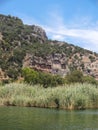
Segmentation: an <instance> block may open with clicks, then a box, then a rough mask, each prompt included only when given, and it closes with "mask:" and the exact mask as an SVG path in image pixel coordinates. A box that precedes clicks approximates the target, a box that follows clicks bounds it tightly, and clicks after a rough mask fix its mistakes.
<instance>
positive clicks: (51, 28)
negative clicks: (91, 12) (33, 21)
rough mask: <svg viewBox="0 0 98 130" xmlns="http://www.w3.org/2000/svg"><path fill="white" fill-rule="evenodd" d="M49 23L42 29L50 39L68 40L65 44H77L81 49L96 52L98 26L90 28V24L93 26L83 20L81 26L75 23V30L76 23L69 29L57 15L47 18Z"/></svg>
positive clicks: (97, 46)
mask: <svg viewBox="0 0 98 130" xmlns="http://www.w3.org/2000/svg"><path fill="white" fill-rule="evenodd" d="M53 16H54V18H53ZM49 21H50V24H49ZM49 21H48V25H47V26H45V25H44V26H43V28H44V29H45V30H46V32H47V34H48V36H49V37H50V38H51V39H53V40H62V41H64V40H66V39H67V38H68V39H69V41H66V42H70V41H71V42H73V44H77V45H78V46H79V45H81V47H83V48H88V49H90V50H93V51H97V52H98V50H97V48H98V28H97V25H98V24H95V25H94V26H90V24H91V25H93V24H92V23H90V21H89V20H86V18H84V19H83V21H84V22H83V23H82V25H81V24H80V23H79V24H78V23H77V27H76V28H75V26H76V23H75V26H74V22H73V24H72V25H71V26H70V27H69V25H68V24H65V23H64V20H63V18H62V17H60V16H59V15H58V14H52V17H49ZM73 21H74V20H73ZM83 24H84V27H83ZM86 25H87V26H86ZM70 39H71V40H70ZM76 41H79V42H80V43H76Z"/></svg>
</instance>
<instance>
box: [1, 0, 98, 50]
mask: <svg viewBox="0 0 98 130" xmlns="http://www.w3.org/2000/svg"><path fill="white" fill-rule="evenodd" d="M0 13H1V14H5V15H8V14H10V15H12V16H18V17H19V18H21V19H22V20H23V22H24V23H25V24H32V25H33V24H35V25H40V26H41V27H43V28H44V29H45V31H46V33H47V36H48V37H49V39H53V40H54V39H55V40H61V41H66V42H69V43H72V44H74V45H78V46H80V47H83V48H86V49H90V50H92V51H96V52H98V0H1V2H0Z"/></svg>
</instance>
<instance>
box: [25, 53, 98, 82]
mask: <svg viewBox="0 0 98 130" xmlns="http://www.w3.org/2000/svg"><path fill="white" fill-rule="evenodd" d="M78 58H79V57H78ZM23 67H30V68H33V69H35V70H39V71H44V72H48V73H52V74H58V75H61V76H62V77H64V76H66V74H67V73H69V72H70V71H71V69H72V68H76V69H78V70H81V71H82V72H83V73H84V75H91V76H93V77H95V78H96V79H97V80H98V59H97V58H96V59H95V61H93V62H91V61H90V59H89V58H88V56H82V57H81V60H79V59H74V57H73V56H72V57H71V58H70V59H69V58H68V57H66V54H59V53H55V54H54V55H50V56H46V57H45V58H42V57H37V56H34V55H32V54H26V56H25V58H24V60H23Z"/></svg>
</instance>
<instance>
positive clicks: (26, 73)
mask: <svg viewBox="0 0 98 130" xmlns="http://www.w3.org/2000/svg"><path fill="white" fill-rule="evenodd" d="M22 76H23V77H24V81H25V82H26V83H29V84H33V85H35V84H40V85H42V86H43V87H45V88H47V87H56V86H59V85H60V86H61V85H64V84H73V83H82V84H83V83H89V84H95V85H97V84H98V81H96V80H95V79H94V78H93V77H91V76H83V73H82V72H81V71H79V70H74V71H73V72H71V73H70V74H67V75H66V76H65V77H64V78H63V77H61V76H59V75H52V74H49V73H45V72H39V71H36V70H33V69H31V68H23V69H22Z"/></svg>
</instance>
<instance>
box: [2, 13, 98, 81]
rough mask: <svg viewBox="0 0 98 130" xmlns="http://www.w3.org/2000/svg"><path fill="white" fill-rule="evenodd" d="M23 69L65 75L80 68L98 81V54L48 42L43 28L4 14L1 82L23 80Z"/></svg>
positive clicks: (59, 43)
mask: <svg viewBox="0 0 98 130" xmlns="http://www.w3.org/2000/svg"><path fill="white" fill-rule="evenodd" d="M23 67H31V68H34V69H36V70H40V71H45V72H48V73H52V74H59V75H61V76H65V75H66V74H67V73H69V72H70V71H72V70H75V69H79V70H81V71H83V73H84V74H85V75H91V76H93V77H95V78H96V79H98V54H97V53H94V52H92V51H89V50H86V49H83V48H80V47H78V46H74V45H72V44H68V43H66V42H60V41H52V40H48V38H47V36H46V33H45V31H44V30H43V29H42V28H41V27H39V26H35V25H32V26H30V25H24V24H23V22H22V21H21V20H20V19H19V18H17V17H11V16H10V15H9V16H4V15H0V79H1V80H2V79H7V78H12V79H17V78H18V77H21V69H22V68H23Z"/></svg>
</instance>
